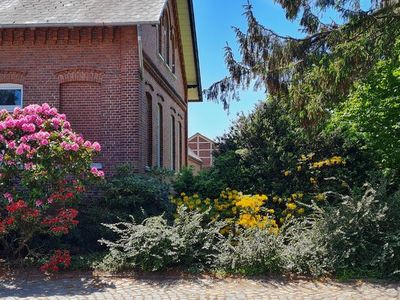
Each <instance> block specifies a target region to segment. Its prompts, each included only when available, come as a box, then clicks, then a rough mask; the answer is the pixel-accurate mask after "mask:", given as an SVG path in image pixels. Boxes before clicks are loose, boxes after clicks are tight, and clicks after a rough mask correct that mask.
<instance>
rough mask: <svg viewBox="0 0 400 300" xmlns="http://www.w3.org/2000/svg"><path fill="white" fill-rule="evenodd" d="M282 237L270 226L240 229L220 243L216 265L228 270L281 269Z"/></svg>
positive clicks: (253, 272) (263, 271)
mask: <svg viewBox="0 0 400 300" xmlns="http://www.w3.org/2000/svg"><path fill="white" fill-rule="evenodd" d="M283 246H284V245H283V238H282V236H280V235H274V234H271V232H270V231H269V230H268V229H259V228H253V229H247V230H243V229H242V230H240V231H238V232H237V234H236V235H230V236H229V237H228V238H227V239H226V240H225V241H224V243H223V244H222V245H221V248H220V250H219V255H218V259H217V268H218V269H222V270H224V271H225V272H227V273H239V274H244V275H260V274H262V275H265V274H271V273H278V272H280V270H281V264H282V262H281V252H282V248H283Z"/></svg>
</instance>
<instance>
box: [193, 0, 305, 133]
mask: <svg viewBox="0 0 400 300" xmlns="http://www.w3.org/2000/svg"><path fill="white" fill-rule="evenodd" d="M246 2H247V0H194V5H195V7H194V8H195V17H196V27H197V39H198V46H199V56H200V67H201V76H202V84H203V88H207V87H209V86H210V85H211V84H212V83H213V82H216V81H218V80H220V79H222V78H223V77H225V76H226V75H227V70H226V67H225V64H224V50H223V49H224V46H225V45H226V42H228V43H229V44H230V46H231V47H233V48H236V46H237V44H236V42H235V35H234V32H233V30H232V28H231V27H232V26H237V27H239V28H242V29H243V30H244V29H246V20H245V18H244V16H243V5H244V4H245V3H246ZM251 3H252V4H253V6H254V9H255V14H256V16H257V18H258V19H259V20H260V21H261V22H262V23H263V24H264V25H265V26H268V27H269V28H272V29H273V30H275V31H276V32H278V33H280V34H285V35H286V34H287V35H299V32H298V26H297V24H295V23H291V22H289V21H287V20H286V18H285V14H284V12H283V10H282V8H281V7H280V6H279V5H277V4H275V3H274V1H272V0H252V1H251ZM240 98H241V101H239V102H235V103H232V105H231V107H230V112H229V115H228V114H227V112H226V111H224V110H223V107H222V104H221V103H213V102H209V101H208V100H206V99H205V100H204V102H202V103H192V104H190V105H189V136H191V135H193V134H195V133H196V132H200V133H202V134H204V135H206V136H208V137H210V138H213V139H214V138H215V137H217V136H220V135H222V134H223V133H224V132H225V131H227V129H228V128H229V125H230V124H231V121H232V120H234V119H235V118H236V116H237V114H238V113H240V112H244V113H247V112H249V111H251V110H252V108H253V107H254V105H255V104H256V103H257V102H258V101H259V100H263V99H265V98H266V96H265V93H264V92H263V91H258V92H254V91H253V90H252V89H251V90H250V91H245V92H243V93H241V97H240Z"/></svg>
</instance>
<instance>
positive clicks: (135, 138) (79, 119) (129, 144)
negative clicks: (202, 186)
mask: <svg viewBox="0 0 400 300" xmlns="http://www.w3.org/2000/svg"><path fill="white" fill-rule="evenodd" d="M140 80H141V79H140V74H139V56H138V45H137V30H136V27H134V26H132V27H119V28H118V27H116V28H112V27H104V28H103V27H96V28H89V27H87V28H52V29H35V30H33V29H15V30H13V29H0V83H19V84H23V86H24V99H23V100H24V105H25V106H26V105H29V104H33V103H43V102H47V103H49V104H50V105H53V106H55V107H57V108H59V109H60V111H61V112H65V113H66V114H67V117H68V118H69V119H70V120H71V123H72V124H73V126H74V127H75V129H77V131H81V132H82V133H83V134H84V136H87V137H88V138H92V139H99V140H100V142H101V143H102V147H103V152H102V153H103V154H102V157H101V158H99V159H98V161H99V162H102V163H103V164H104V166H105V168H106V171H108V170H110V168H111V166H112V165H116V164H120V163H124V162H131V163H134V164H136V166H139V167H140V166H141V165H143V162H141V160H140V156H141V155H140V145H139V127H140V126H139V117H140V116H139V102H140V99H139V98H140V95H141V94H142V87H141V84H140Z"/></svg>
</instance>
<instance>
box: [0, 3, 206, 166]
mask: <svg viewBox="0 0 400 300" xmlns="http://www.w3.org/2000/svg"><path fill="white" fill-rule="evenodd" d="M199 74H200V72H199V63H198V55H197V44H196V31H195V22H194V13H193V5H192V0H168V1H166V0H57V1H56V0H20V1H14V0H3V1H1V6H0V109H2V108H6V109H8V110H12V109H14V108H15V107H17V106H26V105H29V104H34V103H38V104H40V103H43V102H47V103H49V104H50V105H52V106H55V107H57V108H58V109H59V111H60V112H62V113H65V114H66V115H67V118H68V119H69V121H70V122H71V124H72V126H73V129H74V130H75V131H77V132H80V133H82V134H83V135H84V137H85V138H87V139H89V140H96V141H98V142H100V143H101V144H102V149H103V150H102V155H101V156H100V157H98V159H97V163H100V164H101V165H102V166H103V167H104V168H105V169H106V170H111V169H112V167H113V166H115V165H118V164H121V163H133V164H134V165H135V166H136V168H137V170H138V171H140V172H143V171H144V170H145V168H146V167H147V166H163V167H167V168H170V169H174V170H178V169H180V168H181V167H182V166H184V165H186V164H187V109H188V103H189V102H190V101H201V100H202V99H201V82H200V75H199Z"/></svg>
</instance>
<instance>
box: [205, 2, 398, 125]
mask: <svg viewBox="0 0 400 300" xmlns="http://www.w3.org/2000/svg"><path fill="white" fill-rule="evenodd" d="M277 2H279V4H281V6H282V7H283V8H284V10H285V11H286V17H287V18H288V19H289V20H295V19H299V21H300V29H301V30H302V31H303V32H304V36H302V37H291V36H282V35H279V34H278V33H276V32H274V31H272V30H271V29H269V28H266V27H264V26H263V25H262V24H260V23H259V21H258V20H257V19H256V18H255V15H254V11H253V7H252V6H251V5H250V4H248V5H246V6H245V13H244V15H245V17H246V18H247V23H248V28H247V30H246V31H245V32H244V31H242V30H240V29H239V28H235V33H236V37H237V43H238V45H239V52H240V59H237V58H236V57H235V55H234V51H233V49H232V48H231V47H229V46H227V47H226V55H225V61H226V65H227V69H228V71H229V76H228V77H226V78H224V79H222V80H221V81H219V82H216V83H215V84H213V85H212V86H211V87H210V88H209V89H208V90H206V92H205V94H206V97H208V98H209V99H213V100H217V99H220V100H221V101H222V103H223V104H224V106H225V108H227V107H229V103H230V100H231V99H232V98H233V99H237V100H238V90H239V89H241V88H249V86H250V85H252V84H253V83H254V87H255V88H266V89H267V91H268V93H269V94H270V95H272V96H275V97H278V98H279V99H280V100H281V101H282V102H284V103H285V104H287V107H288V111H289V112H291V113H292V116H293V117H294V118H296V119H300V120H301V121H302V122H303V125H304V126H310V125H316V124H320V123H321V121H323V120H324V119H326V118H328V117H329V113H328V112H329V109H332V107H334V106H335V105H336V104H337V103H340V102H341V101H343V100H345V99H346V97H347V95H348V93H349V90H350V89H351V87H352V83H353V82H355V81H356V80H359V79H362V78H364V77H365V74H367V73H368V71H369V70H370V68H371V66H373V65H374V64H375V63H376V62H377V61H378V60H380V59H381V58H382V57H392V56H393V52H392V50H393V46H394V42H395V39H394V38H393V37H396V36H399V34H400V18H399V5H400V4H399V3H398V1H385V0H380V1H371V7H370V8H369V9H367V10H363V9H361V5H360V1H353V0H344V1H328V0H323V1H311V0H305V1H291V0H279V1H277ZM332 12H334V13H337V14H338V15H339V16H340V17H341V18H340V20H339V21H337V20H336V21H333V20H332V21H331V22H329V23H325V22H324V21H323V20H324V19H329V17H330V16H329V13H332Z"/></svg>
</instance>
